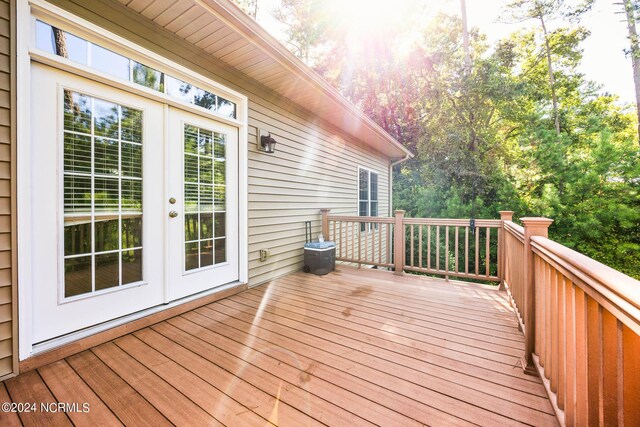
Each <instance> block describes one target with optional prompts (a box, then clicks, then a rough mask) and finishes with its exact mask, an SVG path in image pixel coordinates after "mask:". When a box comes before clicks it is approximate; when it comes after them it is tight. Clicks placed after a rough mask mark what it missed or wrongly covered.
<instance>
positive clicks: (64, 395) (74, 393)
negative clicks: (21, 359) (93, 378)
mask: <svg viewBox="0 0 640 427" xmlns="http://www.w3.org/2000/svg"><path fill="white" fill-rule="evenodd" d="M38 372H39V373H40V376H41V377H42V379H43V380H44V382H45V383H46V384H47V387H49V390H51V392H52V393H53V395H54V397H55V398H56V400H57V401H58V402H63V403H66V404H72V405H74V404H75V405H77V408H72V410H71V411H69V412H68V413H67V415H68V416H69V418H70V419H71V421H72V422H73V424H74V425H76V426H88V427H89V426H99V425H102V426H106V425H108V426H121V425H122V423H121V422H120V420H118V418H117V417H116V416H115V415H114V414H113V412H111V410H110V409H109V408H108V407H107V406H106V405H105V404H104V402H102V400H101V399H100V398H99V397H98V396H97V395H96V394H95V393H94V392H93V390H91V388H90V387H89V386H88V385H87V384H86V383H85V382H84V381H83V380H82V378H80V376H78V374H77V373H76V372H75V371H74V370H73V368H72V367H71V366H70V365H69V364H68V363H67V362H66V361H65V360H59V361H57V362H54V363H51V364H49V365H46V366H43V367H41V368H40V369H38ZM85 404H86V405H87V406H86V407H85V406H84V405H85Z"/></svg>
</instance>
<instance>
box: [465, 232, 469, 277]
mask: <svg viewBox="0 0 640 427" xmlns="http://www.w3.org/2000/svg"><path fill="white" fill-rule="evenodd" d="M464 273H465V274H469V227H465V228H464Z"/></svg>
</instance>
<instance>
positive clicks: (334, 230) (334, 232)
mask: <svg viewBox="0 0 640 427" xmlns="http://www.w3.org/2000/svg"><path fill="white" fill-rule="evenodd" d="M331 237H332V238H330V239H329V240H331V241H333V242H335V241H336V222H335V221H333V235H332V236H331Z"/></svg>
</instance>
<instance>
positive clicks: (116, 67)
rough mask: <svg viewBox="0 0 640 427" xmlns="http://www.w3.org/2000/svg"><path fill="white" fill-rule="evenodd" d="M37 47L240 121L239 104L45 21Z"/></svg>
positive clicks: (38, 33)
mask: <svg viewBox="0 0 640 427" xmlns="http://www.w3.org/2000/svg"><path fill="white" fill-rule="evenodd" d="M36 47H37V48H38V49H42V50H44V51H46V52H49V53H52V54H54V55H58V56H62V57H64V58H68V59H70V60H71V61H73V62H77V63H79V64H82V65H86V66H88V67H91V68H94V69H96V70H98V71H100V72H103V73H107V74H110V75H112V76H114V77H117V78H120V79H123V80H128V81H130V82H133V83H136V84H138V85H141V86H145V87H148V88H149V89H153V90H155V91H157V92H161V93H165V94H167V95H169V96H171V97H172V98H176V99H178V100H180V101H183V102H186V103H188V104H193V105H197V106H198V107H202V108H204V109H207V110H209V111H213V112H215V113H218V114H220V115H222V116H224V117H230V118H233V119H235V118H236V104H235V103H233V102H231V101H229V100H227V99H225V98H223V97H221V96H218V95H215V94H213V93H211V92H208V91H206V90H204V89H200V88H198V87H196V86H193V85H192V84H189V83H186V82H183V81H182V80H179V79H176V78H174V77H171V76H169V75H166V74H165V73H163V72H161V71H158V70H156V69H153V68H151V67H148V66H146V65H144V64H140V63H139V62H136V61H134V60H133V59H129V58H127V57H125V56H122V55H119V54H117V53H115V52H112V51H110V50H108V49H105V48H103V47H102V46H98V45H97V44H94V43H91V42H88V41H87V40H84V39H82V38H80V37H77V36H74V35H73V34H71V33H68V32H66V31H62V30H60V29H58V28H56V27H52V26H51V25H49V24H46V23H44V22H42V21H36Z"/></svg>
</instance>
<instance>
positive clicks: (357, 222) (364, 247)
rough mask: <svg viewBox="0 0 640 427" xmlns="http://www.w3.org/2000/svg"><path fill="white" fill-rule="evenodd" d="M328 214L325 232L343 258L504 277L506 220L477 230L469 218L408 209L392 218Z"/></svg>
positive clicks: (480, 276)
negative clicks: (414, 213) (413, 214)
mask: <svg viewBox="0 0 640 427" xmlns="http://www.w3.org/2000/svg"><path fill="white" fill-rule="evenodd" d="M323 213H324V216H323V234H324V235H325V236H326V237H327V238H328V239H330V240H332V241H334V242H335V243H336V260H338V261H343V262H348V263H355V264H358V265H374V266H378V267H388V268H394V269H395V270H396V272H398V273H402V272H403V271H413V272H420V273H427V274H434V275H440V276H445V277H447V278H448V277H461V278H467V279H478V280H486V281H494V282H499V281H500V272H501V269H502V267H501V264H500V262H499V258H500V255H501V254H500V251H501V249H500V245H499V242H500V240H501V238H502V222H501V221H500V220H488V219H479V220H476V221H475V224H474V227H473V228H472V227H471V226H470V222H469V220H462V219H435V218H406V217H405V216H404V211H396V215H395V217H390V218H384V217H363V216H339V215H329V211H328V210H323ZM396 230H403V232H400V233H396ZM395 248H403V249H402V250H400V251H396V250H395Z"/></svg>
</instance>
